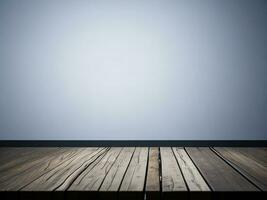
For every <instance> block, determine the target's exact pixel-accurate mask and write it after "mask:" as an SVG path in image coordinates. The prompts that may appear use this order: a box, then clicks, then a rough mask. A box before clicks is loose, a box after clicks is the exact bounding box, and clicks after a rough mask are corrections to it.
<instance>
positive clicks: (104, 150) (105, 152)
mask: <svg viewBox="0 0 267 200" xmlns="http://www.w3.org/2000/svg"><path fill="white" fill-rule="evenodd" d="M106 150H107V149H105V148H104V149H103V151H100V152H101V153H100V152H99V153H100V155H98V156H96V158H94V159H93V161H92V162H91V163H90V164H89V165H88V166H86V167H85V168H84V169H83V170H81V171H80V172H79V173H78V174H77V176H76V177H74V178H73V180H72V181H71V182H70V183H69V185H68V186H67V187H66V188H65V191H67V190H68V189H69V188H70V187H71V185H72V184H73V183H74V181H75V180H76V179H77V178H78V177H79V176H80V175H81V174H82V173H83V172H84V171H85V170H86V169H87V168H88V167H89V166H91V165H92V164H93V163H94V161H95V160H97V159H98V158H99V157H101V156H102V158H103V157H104V156H105V155H106V154H107V152H108V151H109V148H108V150H107V151H106ZM102 152H104V153H103V154H102ZM96 155H97V154H96ZM102 158H101V159H102ZM101 159H100V160H101ZM89 160H91V158H90V159H89ZM89 160H86V161H85V162H88V161H89ZM100 160H99V161H98V162H100ZM85 162H84V163H85ZM98 162H97V163H98ZM97 163H96V164H97ZM82 165H83V164H82ZM82 165H81V166H82ZM81 166H80V167H79V168H81ZM94 166H95V165H94ZM79 168H77V170H78V169H79ZM73 173H74V172H73ZM73 173H72V174H73ZM72 174H70V175H69V176H68V177H67V178H66V179H65V180H64V181H63V182H62V183H61V184H60V185H59V186H57V187H56V188H55V189H54V191H56V190H57V189H58V188H59V187H61V186H62V185H63V184H64V183H65V181H66V180H67V179H68V178H69V177H70V176H71V175H72Z"/></svg>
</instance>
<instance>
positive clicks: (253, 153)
mask: <svg viewBox="0 0 267 200" xmlns="http://www.w3.org/2000/svg"><path fill="white" fill-rule="evenodd" d="M228 148H229V149H231V151H236V152H239V153H241V154H243V155H244V156H247V157H249V158H250V159H252V160H254V161H255V162H258V163H260V164H261V165H263V166H264V167H267V148H264V147H261V148H255V147H246V148H244V147H228Z"/></svg>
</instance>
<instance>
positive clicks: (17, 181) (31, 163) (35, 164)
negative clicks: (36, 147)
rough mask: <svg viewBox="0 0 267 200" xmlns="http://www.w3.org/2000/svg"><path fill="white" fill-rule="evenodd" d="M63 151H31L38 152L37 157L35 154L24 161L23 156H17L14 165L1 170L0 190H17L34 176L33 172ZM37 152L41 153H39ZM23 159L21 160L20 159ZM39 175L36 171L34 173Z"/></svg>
mask: <svg viewBox="0 0 267 200" xmlns="http://www.w3.org/2000/svg"><path fill="white" fill-rule="evenodd" d="M63 152H64V150H62V149H54V150H53V153H51V152H47V153H44V152H39V151H37V152H33V153H32V154H38V159H37V157H36V156H29V158H30V159H27V162H24V160H25V158H23V157H22V158H18V159H17V160H18V163H20V165H19V164H18V163H16V164H15V166H13V167H11V168H10V169H9V170H7V171H2V173H1V177H0V190H1V191H10V190H19V189H20V188H22V187H23V186H24V185H26V184H28V183H29V182H30V181H32V180H34V178H36V177H35V176H33V174H36V171H38V169H40V168H42V169H43V167H44V166H45V165H46V163H47V162H49V160H50V159H51V157H53V156H55V155H57V154H58V155H61V154H62V153H63ZM39 153H40V154H41V155H39ZM21 160H23V161H21ZM36 175H37V176H38V175H39V174H38V173H37V174H36Z"/></svg>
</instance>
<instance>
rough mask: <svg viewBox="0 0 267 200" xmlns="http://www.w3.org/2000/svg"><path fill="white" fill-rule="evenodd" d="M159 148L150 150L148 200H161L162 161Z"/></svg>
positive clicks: (147, 184)
mask: <svg viewBox="0 0 267 200" xmlns="http://www.w3.org/2000/svg"><path fill="white" fill-rule="evenodd" d="M159 158H160V157H159V148H158V147H151V148H150V149H149V157H148V168H147V177H146V187H145V192H146V199H160V179H161V177H160V159H159Z"/></svg>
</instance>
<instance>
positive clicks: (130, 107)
mask: <svg viewBox="0 0 267 200" xmlns="http://www.w3.org/2000/svg"><path fill="white" fill-rule="evenodd" d="M266 122H267V1H266V0H201V1H199V0H129V1H125V0H45V1H36V0H23V1H21V0H1V1H0V139H1V140H4V139H16V140H20V139H24V140H30V139H35V140H42V139H51V140H55V139H58V140H75V139H76V140H119V139H124V140H131V139H135V140H156V139H158V140H216V139H229V140H230V139H265V140H266V139H267V123H266Z"/></svg>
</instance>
